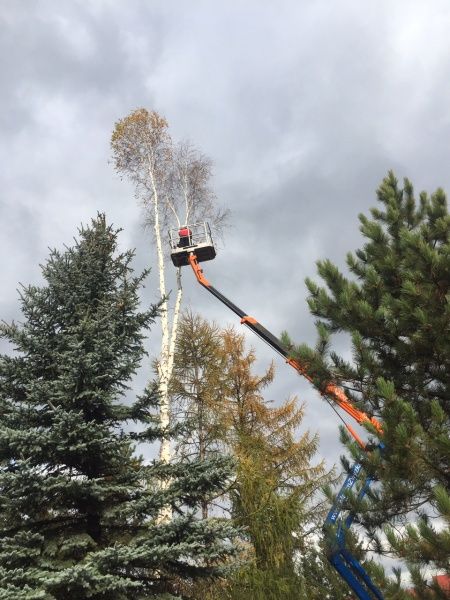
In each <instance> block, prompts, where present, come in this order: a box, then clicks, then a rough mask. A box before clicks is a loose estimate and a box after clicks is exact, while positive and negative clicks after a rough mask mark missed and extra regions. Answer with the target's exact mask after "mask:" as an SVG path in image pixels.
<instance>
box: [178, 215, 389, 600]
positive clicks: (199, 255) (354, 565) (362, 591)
mask: <svg viewBox="0 0 450 600" xmlns="http://www.w3.org/2000/svg"><path fill="white" fill-rule="evenodd" d="M180 231H182V232H183V237H181V234H180V239H181V240H182V241H181V242H180V241H179V242H178V243H177V242H176V235H175V236H174V235H173V234H172V232H171V233H170V240H171V246H172V254H171V257H172V261H173V263H174V265H175V266H184V265H190V266H191V267H192V270H193V271H194V274H195V277H196V278H197V281H198V282H199V283H200V285H202V286H203V287H204V288H205V289H206V290H208V292H210V293H211V294H212V295H213V296H215V297H216V298H217V299H218V300H220V302H222V303H223V304H224V305H225V306H226V307H227V308H229V309H230V310H231V311H233V312H234V313H235V314H236V315H237V316H238V317H239V318H240V320H241V323H242V324H243V325H245V326H246V327H248V328H249V329H251V330H252V331H253V332H254V333H256V335H257V336H258V337H260V338H261V339H262V340H263V341H265V342H266V343H267V344H268V345H269V346H270V347H271V348H273V349H274V350H275V351H276V352H277V353H278V354H280V355H281V356H282V357H283V358H284V360H285V361H286V362H287V363H288V364H289V365H290V366H291V367H293V368H294V369H295V370H296V371H297V372H298V373H299V374H300V375H302V376H303V377H305V378H306V379H307V380H308V381H310V382H312V377H311V376H310V375H309V374H308V371H307V368H306V366H304V365H302V364H301V363H300V362H299V361H298V360H297V359H296V358H293V357H292V356H291V355H290V351H289V349H288V348H286V347H285V346H284V345H283V343H282V342H281V340H279V339H278V338H277V337H275V336H274V335H273V334H272V333H271V332H270V331H269V330H268V329H266V328H265V327H264V326H263V325H261V324H260V323H259V322H258V321H257V320H256V319H255V318H254V317H251V316H249V315H248V314H247V313H246V312H245V311H243V310H241V309H240V308H239V307H238V306H236V304H234V303H233V302H231V300H229V299H228V298H227V297H226V296H224V295H223V294H222V293H221V292H219V290H217V289H216V288H215V287H214V286H213V285H211V283H210V282H209V281H208V280H207V279H206V277H205V275H204V273H203V269H202V268H201V266H200V262H204V261H207V260H211V259H213V258H214V257H215V255H216V253H215V249H214V246H213V244H212V240H211V232H210V230H209V227H208V225H207V224H206V223H203V224H197V225H190V226H188V227H185V228H183V229H182V230H180ZM321 394H322V396H323V397H324V398H325V399H326V400H327V401H328V403H329V404H330V406H331V407H332V408H333V409H334V410H336V409H335V406H334V405H337V406H338V407H339V408H341V409H342V410H343V411H344V412H346V413H347V414H348V415H350V416H351V417H352V418H353V419H355V420H356V421H357V423H359V424H360V425H364V424H365V423H370V424H371V425H372V426H373V427H374V428H375V429H376V430H377V431H378V432H380V433H382V426H381V423H380V422H379V421H378V420H377V419H376V418H375V417H370V416H369V415H367V414H366V413H365V412H363V411H361V410H359V409H358V408H356V407H355V406H354V405H353V404H352V402H351V401H350V399H349V398H348V396H347V395H346V393H345V391H344V390H343V389H342V388H341V387H339V386H337V385H336V384H334V383H332V382H329V383H327V384H326V385H325V386H324V387H323V389H322V391H321ZM337 414H338V415H339V413H337ZM339 416H340V415H339ZM340 418H342V417H340ZM342 420H343V423H344V425H345V427H346V428H347V430H348V431H349V433H350V435H351V436H352V437H353V438H354V439H355V440H356V442H357V443H358V444H359V445H360V446H361V448H362V449H364V450H367V448H366V444H365V443H364V442H363V440H362V439H361V437H360V436H359V435H358V433H357V432H356V431H355V430H354V428H353V427H352V426H351V425H350V424H348V423H347V422H346V421H345V420H344V419H342ZM378 448H379V450H380V451H381V452H383V451H384V445H383V444H382V443H380V444H379V445H378ZM361 471H362V465H361V464H360V463H355V464H354V465H353V467H352V469H351V470H350V472H349V474H348V475H347V477H346V479H345V481H344V484H343V486H342V488H341V490H340V491H339V493H338V495H337V496H336V500H335V502H334V504H333V506H332V508H331V510H330V511H329V513H328V516H327V518H326V520H325V523H324V528H325V529H327V530H332V531H333V541H332V544H331V548H330V553H329V556H328V559H329V561H330V563H331V564H332V565H333V567H334V568H335V569H336V570H337V572H338V573H339V574H340V575H341V577H342V578H343V579H345V581H346V582H347V583H348V585H349V586H350V587H351V589H352V590H353V591H354V592H355V593H356V595H357V597H358V598H359V599H360V600H373V599H374V598H375V599H376V600H383V596H382V594H381V592H380V591H379V590H378V588H377V587H376V586H375V585H374V584H373V582H372V581H371V579H370V577H369V575H368V574H367V572H366V571H365V570H364V568H363V567H362V565H361V564H360V563H359V562H358V561H357V560H356V559H355V558H354V557H353V556H352V555H351V553H350V552H349V551H348V550H347V549H346V547H345V534H346V531H347V530H348V529H349V528H350V526H351V525H352V523H353V520H354V518H355V515H354V514H352V513H350V514H349V515H348V516H347V518H346V519H345V520H343V518H342V517H341V511H342V508H343V505H344V502H345V499H346V497H347V495H348V493H349V492H350V490H351V489H352V488H353V487H354V485H355V484H356V482H357V481H358V479H359V476H360V475H361ZM372 481H373V478H372V477H367V478H366V479H365V481H364V482H363V484H362V486H361V489H360V491H359V493H358V498H359V499H362V498H363V497H364V496H365V494H366V493H367V491H368V490H369V487H370V484H371V483H372Z"/></svg>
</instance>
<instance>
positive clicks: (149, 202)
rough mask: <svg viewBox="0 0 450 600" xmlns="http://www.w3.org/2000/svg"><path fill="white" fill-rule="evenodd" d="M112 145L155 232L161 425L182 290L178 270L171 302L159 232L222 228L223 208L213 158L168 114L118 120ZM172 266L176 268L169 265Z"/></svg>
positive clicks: (165, 447)
mask: <svg viewBox="0 0 450 600" xmlns="http://www.w3.org/2000/svg"><path fill="white" fill-rule="evenodd" d="M111 147H112V153H113V160H114V166H115V169H116V171H117V172H118V173H119V174H120V175H121V176H125V177H127V178H128V179H130V181H131V182H132V183H133V184H134V186H135V193H136V197H137V198H138V199H139V200H141V201H142V202H143V204H144V208H145V224H146V225H149V226H150V227H151V229H152V231H153V241H154V245H155V249H156V259H157V268H158V277H159V293H160V296H161V301H162V304H161V350H160V355H159V358H158V360H157V362H156V364H157V374H158V383H159V393H160V402H161V408H160V420H161V427H162V428H163V429H166V430H167V429H168V428H169V424H170V401H169V382H170V377H171V374H172V370H173V360H174V350H175V343H176V338H177V330H178V319H179V314H180V308H181V301H182V295H183V289H182V285H181V269H180V268H178V270H177V275H176V282H177V284H176V285H177V287H176V293H175V298H174V300H173V304H172V303H171V302H170V301H171V300H172V299H171V298H169V296H168V290H167V286H166V266H167V260H168V255H167V253H165V252H164V241H163V236H162V232H163V231H166V230H167V228H168V227H170V225H172V226H173V225H174V224H176V225H177V226H178V227H181V226H183V225H187V224H188V223H193V222H196V221H205V220H206V221H209V222H210V223H211V224H212V225H213V226H214V227H215V229H216V231H217V230H220V229H221V227H222V226H223V223H224V221H225V220H226V216H227V211H225V210H221V209H219V208H217V207H216V202H215V200H216V198H215V195H214V193H213V191H212V189H211V185H210V180H211V162H210V161H209V160H208V159H207V158H206V157H205V156H204V155H203V154H201V153H200V152H199V151H198V150H197V149H196V148H195V147H194V146H193V145H192V144H190V143H188V142H182V143H174V142H173V140H172V138H171V136H170V134H169V128H168V123H167V121H166V119H165V118H164V117H162V116H160V115H159V114H158V113H156V112H155V111H148V110H146V109H145V108H140V109H137V110H135V111H133V112H131V113H130V114H129V115H128V116H126V117H125V118H123V119H120V120H119V121H118V122H117V123H116V125H115V128H114V131H113V134H112V138H111ZM169 268H171V269H173V268H174V267H173V266H172V265H171V264H170V267H169ZM171 454H172V452H171V446H170V442H169V440H168V439H165V440H163V441H162V442H161V447H160V459H161V460H162V461H164V462H169V461H170V460H171Z"/></svg>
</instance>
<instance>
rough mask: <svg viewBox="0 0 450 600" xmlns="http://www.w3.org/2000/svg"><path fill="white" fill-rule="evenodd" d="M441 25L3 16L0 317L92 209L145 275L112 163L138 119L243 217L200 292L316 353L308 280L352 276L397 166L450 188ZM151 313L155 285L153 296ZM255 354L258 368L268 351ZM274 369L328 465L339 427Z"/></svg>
mask: <svg viewBox="0 0 450 600" xmlns="http://www.w3.org/2000/svg"><path fill="white" fill-rule="evenodd" d="M449 20H450V8H449V7H448V3H447V2H446V1H444V0H434V1H432V2H429V3H427V4H426V5H425V4H424V3H423V2H420V1H418V0H414V1H406V0H401V1H399V2H397V3H394V5H393V3H391V2H388V1H387V0H384V1H382V2H378V3H361V2H359V1H357V0H346V1H344V2H341V3H339V6H338V5H332V4H330V3H329V2H327V1H325V0H319V1H305V0H302V1H301V2H296V1H294V0H283V1H282V2H279V3H276V4H275V3H273V2H269V1H268V0H264V1H256V0H250V1H249V2H246V3H242V2H238V1H236V0H234V1H231V2H227V3H212V2H209V1H208V0H201V1H199V2H183V3H180V2H173V1H172V2H170V1H168V2H162V1H161V2H153V3H148V2H145V1H143V0H142V1H141V0H130V1H129V2H127V3H126V4H124V3H117V2H114V1H112V0H98V1H96V2H82V1H81V0H77V1H74V2H70V3H55V2H54V1H52V0H43V1H40V2H35V3H29V2H25V1H20V0H19V1H17V2H9V3H7V2H6V3H2V5H1V6H0V22H1V27H2V36H1V38H0V55H1V57H2V66H1V73H0V77H1V82H2V95H1V97H0V130H1V133H2V143H1V144H0V164H1V165H2V169H1V174H0V214H1V217H2V223H1V234H2V236H1V246H0V250H1V251H2V256H3V260H4V268H3V270H2V272H3V281H2V296H1V305H0V311H1V315H0V316H1V317H2V318H10V317H15V316H17V307H18V304H17V295H16V292H15V289H16V287H17V282H18V281H19V280H20V281H23V282H24V283H27V282H28V281H38V280H39V277H40V275H39V268H38V263H39V262H43V260H44V259H45V256H46V255H47V253H48V250H47V247H48V246H55V245H56V246H59V247H60V246H62V244H63V243H64V242H66V243H67V242H68V243H70V240H71V239H72V236H73V235H75V234H76V228H77V226H78V225H79V224H80V223H81V222H87V221H88V220H89V219H90V218H91V217H92V216H94V215H95V214H96V212H97V210H102V211H105V212H106V213H107V216H108V218H109V220H110V221H113V222H114V223H115V224H116V225H117V226H121V227H123V228H124V232H123V234H122V238H121V240H122V241H121V243H122V244H123V246H130V247H135V246H136V248H137V256H136V265H137V268H138V270H140V269H142V268H143V267H146V266H148V265H149V264H150V266H153V264H154V259H153V258H152V254H151V246H150V244H151V236H149V235H148V233H147V232H145V231H143V230H142V229H141V228H140V221H141V220H142V213H141V209H140V208H139V206H138V205H137V204H136V202H135V200H134V198H133V191H132V188H131V186H130V185H129V184H128V183H126V182H122V181H120V180H119V178H118V177H117V176H116V175H115V173H114V172H113V169H112V166H111V164H108V160H109V138H110V135H111V130H112V128H113V125H114V122H115V121H116V120H117V119H119V118H121V117H123V116H125V115H126V114H127V113H128V112H130V111H131V110H133V109H134V108H136V107H138V106H146V107H148V108H150V109H153V108H154V109H156V110H158V111H160V112H161V113H162V114H164V115H165V116H166V117H167V118H168V120H169V122H170V125H171V131H172V134H173V136H174V137H175V138H177V139H180V138H190V139H192V140H193V141H194V143H195V144H196V145H197V146H198V147H199V148H200V149H201V150H202V151H203V152H205V153H206V154H207V155H209V156H210V157H211V158H212V159H213V161H214V163H215V187H216V192H217V195H218V197H219V199H220V200H221V201H222V202H223V203H224V204H225V205H228V206H229V207H230V208H231V209H232V211H233V220H232V228H231V229H230V230H229V231H228V232H227V235H226V238H225V243H224V246H223V247H221V248H220V251H219V253H218V256H217V259H216V260H215V261H214V262H211V263H208V264H207V265H205V271H206V272H207V274H208V277H209V278H210V279H211V281H212V282H213V283H214V285H217V287H218V288H219V289H221V290H222V291H223V292H224V293H225V294H227V295H229V296H230V298H232V299H233V300H234V301H235V302H237V304H239V305H242V307H243V308H244V309H246V310H248V312H249V313H250V314H253V315H254V316H255V317H257V318H258V319H259V320H260V321H261V322H263V323H264V324H265V325H266V326H267V327H268V328H269V329H271V330H272V331H273V332H274V333H276V334H278V333H280V331H281V330H283V329H287V330H288V331H289V332H290V333H291V335H292V337H293V338H294V339H295V340H296V341H298V342H300V341H308V342H310V343H313V342H314V337H315V333H314V324H313V318H312V317H311V316H310V315H309V313H308V310H307V306H306V302H305V297H306V289H305V286H304V278H305V276H315V262H316V261H317V260H318V259H320V258H324V257H330V258H332V259H333V260H334V261H335V262H337V263H338V264H339V265H340V266H342V267H344V261H345V254H346V252H347V251H348V250H352V249H354V248H356V247H358V246H359V245H360V244H361V241H362V240H361V237H360V234H359V231H358V221H357V214H358V213H359V212H367V210H368V209H369V207H370V206H371V205H373V204H374V203H375V193H374V192H375V188H376V187H377V185H378V184H379V182H380V180H381V178H382V177H383V176H384V175H385V173H386V172H387V170H388V169H389V168H394V169H395V170H396V172H397V174H398V175H399V176H400V177H402V176H404V175H408V176H410V177H411V178H412V180H413V182H415V183H416V184H417V188H418V189H421V188H423V187H424V188H427V189H429V190H433V189H434V188H435V187H437V186H439V185H441V186H443V187H444V188H447V189H449V188H450V175H449V171H448V160H449V152H448V139H449V137H450V136H449V134H450V120H449V118H448V106H449V100H450V98H449V96H450V89H449V86H450V76H449V75H450V73H449V71H450V56H449V54H448V50H447V29H448V23H449ZM173 275H174V274H173V273H170V274H169V282H168V287H169V289H170V287H174V280H173ZM184 289H185V300H186V304H189V305H190V306H191V307H192V308H193V309H194V310H197V311H199V312H201V313H202V314H204V315H205V316H208V317H210V318H214V319H216V321H217V322H219V323H221V324H226V323H229V322H233V316H232V315H230V314H228V313H227V311H226V309H225V308H224V307H222V306H221V305H218V304H217V303H216V302H215V301H214V299H213V298H212V297H210V296H209V295H208V294H207V293H206V292H205V290H203V289H201V288H199V287H198V286H197V284H196V282H195V281H194V279H193V278H192V276H191V274H190V273H189V272H188V270H186V272H185V277H184ZM156 298H157V281H156V277H155V272H154V271H153V273H152V274H151V275H150V277H149V281H148V285H147V288H146V289H145V291H144V295H143V299H144V300H145V301H146V302H147V303H149V302H153V301H155V300H156ZM15 311H16V312H15ZM248 340H249V343H250V344H252V345H253V346H254V347H255V348H256V349H257V352H258V355H259V356H260V361H259V364H260V366H261V368H262V367H263V366H264V365H265V364H267V362H269V361H270V360H271V358H272V355H271V352H270V351H269V350H267V349H265V348H263V347H262V345H261V343H260V342H259V340H257V339H254V338H252V337H251V336H248ZM337 344H339V348H342V349H343V350H344V349H346V350H347V351H348V348H345V344H344V342H343V341H342V340H338V341H337ZM149 348H150V349H151V350H152V352H156V351H157V344H155V343H154V342H153V341H152V340H151V339H150V340H149ZM147 366H148V365H147ZM277 367H278V375H277V380H276V383H275V384H274V386H273V389H272V390H271V391H270V392H269V393H270V396H271V397H272V398H273V399H277V400H281V399H282V398H284V397H286V396H287V395H289V393H294V392H296V391H299V392H300V396H301V397H302V398H303V399H305V400H307V402H308V408H307V412H306V421H305V422H306V424H307V425H309V426H310V427H311V428H312V429H314V430H316V429H318V428H319V429H320V432H321V434H322V445H321V452H322V454H323V455H324V456H326V457H327V459H328V460H329V461H331V462H334V461H335V459H336V456H337V455H338V454H339V452H340V446H339V443H338V442H337V439H338V434H337V421H336V419H335V417H334V415H333V413H332V412H331V410H330V409H329V408H328V407H327V406H326V405H325V403H324V402H323V401H322V400H321V399H320V398H319V397H318V396H317V394H316V393H315V392H314V391H313V390H311V389H310V387H309V385H308V384H306V383H305V382H303V383H302V382H301V380H300V379H299V378H298V377H296V375H295V373H292V374H291V373H290V371H289V369H287V368H286V367H285V365H283V363H282V362H281V361H279V362H277ZM143 373H144V372H143ZM145 380H146V375H144V374H142V375H140V379H139V382H141V381H145Z"/></svg>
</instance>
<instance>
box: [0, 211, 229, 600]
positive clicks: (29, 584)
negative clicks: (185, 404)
mask: <svg viewBox="0 0 450 600" xmlns="http://www.w3.org/2000/svg"><path fill="white" fill-rule="evenodd" d="M117 235H118V232H117V231H115V230H113V229H112V227H110V226H107V224H106V222H105V218H104V216H103V215H99V216H98V217H97V218H96V219H95V220H93V221H92V224H91V226H90V227H86V228H82V229H81V230H80V236H79V240H77V241H76V242H75V245H74V246H73V247H72V248H67V249H66V250H65V251H64V252H63V253H61V252H58V251H56V250H55V251H52V252H51V254H50V258H49V259H48V261H47V262H46V264H45V265H44V266H43V268H42V272H43V276H44V280H45V284H44V285H43V286H41V287H37V286H29V287H25V288H23V289H22V292H21V308H22V314H23V323H21V324H16V323H13V324H11V325H7V324H3V325H2V326H1V334H2V337H3V338H4V339H6V340H8V341H9V342H10V343H11V344H12V346H13V353H12V354H10V355H2V356H1V357H0V409H1V413H2V419H1V422H0V464H1V470H0V489H1V494H0V541H1V543H0V588H1V590H2V591H1V592H0V598H2V599H5V600H13V599H14V600H15V599H17V598H23V599H24V600H25V599H26V600H31V599H34V598H36V599H37V598H42V599H45V600H59V599H64V600H65V599H66V598H71V599H73V600H78V599H79V600H84V599H85V598H92V599H94V600H97V599H98V600H100V599H106V598H108V600H109V599H111V600H126V599H128V598H136V599H139V598H163V597H164V598H165V597H169V596H164V594H173V596H177V593H178V592H177V590H178V587H179V582H180V581H191V580H192V579H195V578H196V577H198V576H201V575H212V574H215V573H217V572H218V566H219V565H220V563H222V562H223V561H224V560H226V559H227V558H228V557H229V556H230V555H232V554H233V548H232V546H231V544H230V541H229V540H230V538H231V537H232V536H233V535H234V530H233V528H232V527H231V526H230V524H228V523H221V522H219V521H215V520H208V521H199V520H198V519H197V518H196V513H197V512H198V509H199V507H200V506H201V504H202V502H204V500H205V498H208V497H209V496H213V495H216V494H218V493H220V491H221V490H222V489H223V487H224V486H225V485H226V484H227V480H228V478H229V476H230V474H231V466H230V463H229V461H228V460H227V459H226V458H223V457H219V458H217V460H212V459H211V460H209V461H205V462H204V463H201V462H199V461H188V460H184V461H182V462H180V463H174V464H170V465H163V464H159V463H156V462H153V463H150V464H146V463H145V462H144V461H143V459H142V457H140V456H139V455H137V454H136V448H135V446H136V444H137V443H140V442H146V443H148V442H153V441H155V440H156V439H158V437H159V436H160V431H159V429H158V426H157V422H156V419H155V417H154V412H155V409H156V408H157V406H158V398H157V397H156V395H155V393H154V392H153V389H152V387H151V386H149V387H148V388H147V389H146V390H145V391H144V393H143V394H142V395H141V396H140V397H138V398H137V399H133V398H132V395H131V393H129V394H128V397H127V398H124V395H125V393H127V392H128V391H129V385H130V381H131V378H132V376H133V374H134V373H135V372H136V369H137V368H138V367H139V365H140V362H141V360H142V358H143V356H144V354H145V351H144V346H143V343H144V336H145V331H146V330H147V329H148V327H149V326H150V325H151V323H152V322H153V320H154V319H155V317H156V316H157V307H152V308H151V309H150V310H147V311H140V310H139V290H140V288H141V286H142V282H143V279H144V277H145V275H146V273H143V274H142V275H139V276H136V275H134V274H133V271H132V268H131V261H132V258H133V253H132V252H124V253H119V252H118V251H117ZM133 429H135V430H136V431H135V432H134V431H132V430H133ZM162 480H165V481H168V482H169V484H168V486H167V487H166V488H165V489H164V490H163V491H162V490H161V488H160V486H159V482H160V481H162ZM163 506H171V507H172V510H173V511H174V514H175V515H176V517H174V518H173V520H172V521H170V522H165V523H161V522H159V521H158V519H157V517H158V514H159V512H160V510H161V507H163Z"/></svg>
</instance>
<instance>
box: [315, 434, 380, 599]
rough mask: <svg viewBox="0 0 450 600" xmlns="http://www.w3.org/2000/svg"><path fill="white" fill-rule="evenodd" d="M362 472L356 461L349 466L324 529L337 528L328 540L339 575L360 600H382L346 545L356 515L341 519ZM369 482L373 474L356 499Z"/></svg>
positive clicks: (331, 558)
mask: <svg viewBox="0 0 450 600" xmlns="http://www.w3.org/2000/svg"><path fill="white" fill-rule="evenodd" d="M378 448H379V449H380V450H381V451H383V450H384V444H382V443H380V444H379V445H378ZM361 472H362V465H361V463H355V464H354V465H353V467H352V468H351V470H350V473H349V474H348V475H347V477H346V479H345V481H344V484H343V486H342V487H341V489H340V491H339V493H338V495H337V496H336V500H335V502H334V504H333V506H332V507H331V509H330V511H329V513H328V515H327V518H326V519H325V523H324V529H325V530H327V529H330V528H331V527H336V531H335V533H334V539H333V540H332V542H331V548H330V554H329V555H328V560H329V561H330V563H331V564H332V565H333V567H334V568H335V569H336V571H337V572H338V573H339V575H340V576H341V577H342V578H343V579H344V580H345V581H346V582H347V584H348V585H349V586H350V588H351V589H352V590H353V591H354V592H355V594H356V595H357V597H358V598H359V600H373V599H374V598H376V600H384V597H383V595H382V593H381V592H380V590H379V589H378V588H377V587H376V585H375V584H374V583H373V582H372V580H371V579H370V577H369V574H368V573H367V571H366V570H365V569H364V568H363V566H362V565H361V564H360V563H359V561H358V560H356V558H355V557H354V556H352V554H351V553H350V552H349V551H348V550H347V549H346V548H345V534H346V532H347V531H348V530H349V529H350V527H351V525H352V524H353V521H354V520H355V516H356V515H355V514H354V513H350V514H349V515H348V516H347V518H346V519H345V520H343V519H342V517H341V511H342V506H343V504H344V501H345V498H346V497H347V495H348V492H349V491H350V490H351V489H352V488H353V486H354V485H355V483H356V482H357V481H358V479H359V476H360V475H361ZM372 482H373V478H372V477H366V479H365V481H364V483H363V486H362V487H361V490H360V491H359V493H358V500H361V499H362V498H364V496H365V495H366V493H367V491H368V490H369V488H370V485H371V483H372Z"/></svg>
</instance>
